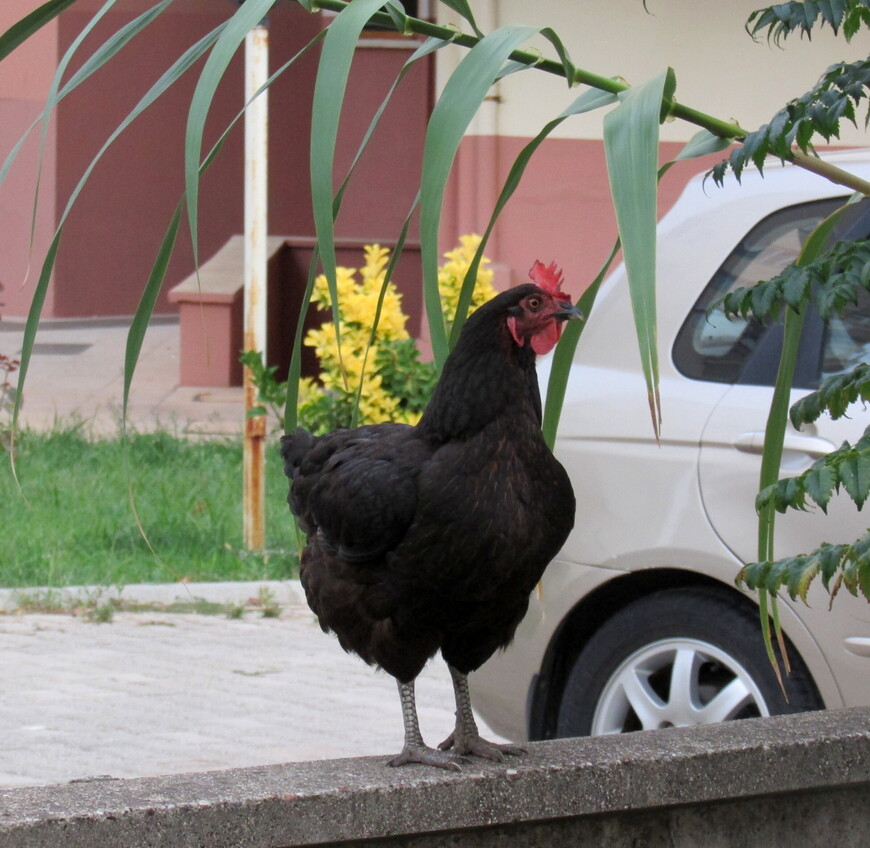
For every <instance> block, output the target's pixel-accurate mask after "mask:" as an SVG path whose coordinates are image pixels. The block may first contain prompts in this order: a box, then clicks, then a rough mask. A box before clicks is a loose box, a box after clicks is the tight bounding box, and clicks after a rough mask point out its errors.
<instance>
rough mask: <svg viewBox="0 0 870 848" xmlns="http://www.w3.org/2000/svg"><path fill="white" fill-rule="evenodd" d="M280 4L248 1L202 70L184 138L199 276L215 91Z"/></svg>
mask: <svg viewBox="0 0 870 848" xmlns="http://www.w3.org/2000/svg"><path fill="white" fill-rule="evenodd" d="M276 2H277V0H245V2H244V3H242V5H241V6H240V7H239V9H238V11H236V13H235V14H234V15H233V16H232V18H230V19H229V21H227V22H226V25H225V26H224V28H223V30H222V32H221V34H220V37H219V38H218V40H217V42H216V43H215V45H214V47H213V48H212V50H211V53H210V54H209V57H208V59H207V60H206V63H205V65H204V67H203V69H202V73H201V74H200V77H199V80H198V81H197V84H196V89H195V90H194V92H193V98H192V100H191V102H190V110H189V112H188V116H187V130H186V132H185V138H184V183H185V191H186V203H187V217H188V224H189V226H190V238H191V243H192V245H193V260H194V266H195V267H196V269H197V273H198V272H199V174H200V170H199V166H200V162H201V157H202V142H203V135H204V133H205V121H206V118H207V116H208V112H209V109H210V107H211V102H212V100H213V99H214V94H215V91H216V90H217V87H218V84H219V83H220V81H221V79H223V75H224V73H225V72H226V69H227V66H228V65H229V64H230V62H231V61H232V59H233V56H235V55H236V53H237V51H238V49H239V45H241V43H242V42H243V41H244V40H245V36H246V35H247V34H248V32H250V30H252V29H253V28H254V27H255V26H257V24H259V23H260V21H261V20H263V18H265V17H266V15H267V14H268V12H269V10H270V9H271V8H272V6H274V5H275V3H276Z"/></svg>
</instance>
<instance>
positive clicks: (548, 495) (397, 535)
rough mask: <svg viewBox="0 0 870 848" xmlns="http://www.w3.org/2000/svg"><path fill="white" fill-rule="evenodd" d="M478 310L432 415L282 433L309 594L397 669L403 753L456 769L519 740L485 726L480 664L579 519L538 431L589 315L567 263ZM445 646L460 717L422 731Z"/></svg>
mask: <svg viewBox="0 0 870 848" xmlns="http://www.w3.org/2000/svg"><path fill="white" fill-rule="evenodd" d="M530 276H531V278H532V279H533V280H534V282H535V283H536V284H535V285H533V284H525V285H521V286H518V287H516V288H513V289H510V290H509V291H506V292H503V293H502V294H499V295H498V296H496V297H494V298H493V299H492V300H491V301H489V302H488V303H486V304H485V305H484V306H481V307H480V308H479V309H478V310H477V311H476V312H475V313H474V314H473V315H471V316H470V317H469V318H468V320H467V322H466V323H465V326H464V327H463V330H462V333H461V336H460V338H459V341H458V343H457V344H456V347H455V349H454V350H453V352H452V353H451V354H450V356H449V357H448V359H447V361H446V362H445V364H444V370H443V373H442V375H441V379H440V381H439V383H438V386H437V387H436V389H435V392H434V394H433V396H432V400H431V401H430V402H429V405H428V407H427V408H426V411H425V413H424V414H423V417H422V419H421V420H420V422H419V424H417V425H416V426H415V427H411V426H408V425H405V424H375V425H369V426H364V427H358V428H356V429H351V430H338V431H336V432H334V433H329V434H327V435H325V436H320V437H317V438H315V437H313V436H312V435H311V434H310V433H308V432H307V431H305V430H303V429H301V428H300V429H298V430H297V431H296V432H295V433H294V434H292V435H288V436H284V438H283V439H282V447H281V452H282V454H283V457H284V470H285V473H286V474H287V476H288V477H289V478H290V479H291V481H292V482H291V486H290V495H289V497H288V502H289V504H290V508H291V510H292V511H293V513H294V514H295V515H297V516H298V518H299V524H300V526H301V528H302V529H303V531H304V532H305V533H306V534H307V537H308V544H307V547H306V548H305V550H304V551H303V553H302V561H301V565H300V577H301V580H302V585H303V586H304V588H305V594H306V597H307V599H308V604H309V606H310V607H311V609H312V610H314V612H315V614H316V615H317V617H318V619H319V621H320V625H321V627H322V628H323V629H324V630H325V631H330V630H331V631H333V632H334V633H336V635H337V636H338V640H339V642H340V643H341V646H342V647H343V648H344V649H345V650H346V651H353V652H354V653H356V654H358V655H359V656H360V657H362V659H363V660H365V661H366V662H367V663H369V664H372V665H377V666H380V667H381V668H383V669H384V670H386V671H388V672H389V673H390V674H391V675H392V676H393V677H395V678H396V680H397V681H398V684H399V694H400V696H401V700H402V717H403V721H404V726H405V745H404V748H403V750H402V752H401V753H400V754H399V755H398V756H397V757H396V758H394V759H393V760H391V762H390V765H403V764H405V763H424V764H428V765H434V766H440V767H443V768H454V769H455V768H458V765H457V762H458V761H460V760H461V757H462V755H464V754H473V755H476V756H480V757H485V758H486V759H490V760H497V761H501V760H503V758H504V757H503V755H504V754H506V753H507V754H521V753H523V749H522V748H518V747H516V746H512V745H496V744H494V743H492V742H488V741H486V740H484V739H482V738H481V737H480V735H479V733H478V730H477V726H476V724H475V721H474V716H473V714H472V711H471V704H470V701H469V695H468V684H467V675H468V673H469V672H471V671H473V670H474V669H476V668H478V667H479V666H480V665H482V664H483V663H484V662H485V661H486V660H487V659H488V658H489V657H490V656H491V655H492V654H493V653H494V652H495V651H496V650H497V649H499V648H502V647H504V646H506V645H507V644H508V643H509V642H510V641H511V639H512V638H513V635H514V631H515V630H516V628H517V625H518V624H519V623H520V621H521V619H522V618H523V616H524V614H525V612H526V609H527V607H528V602H529V594H530V592H531V591H532V589H533V588H534V586H535V584H536V583H537V582H538V580H539V579H540V577H541V575H542V574H543V572H544V569H545V568H546V566H547V564H548V563H549V562H550V560H551V559H552V558H553V557H554V556H555V554H556V553H557V552H558V550H559V549H560V548H561V546H562V544H563V543H564V541H565V538H566V537H567V535H568V533H569V532H570V530H571V528H572V526H573V524H574V493H573V491H572V489H571V483H570V482H569V480H568V475H567V474H566V473H565V470H564V469H563V468H562V466H561V465H560V464H559V463H558V462H557V461H556V459H555V458H554V457H553V455H552V453H551V452H550V450H549V448H548V447H547V445H546V443H545V442H544V439H543V437H542V435H541V399H540V393H539V391H538V381H537V376H536V373H535V356H536V354H543V353H546V352H547V351H549V350H550V349H551V348H552V347H553V345H555V343H556V341H557V340H558V338H559V334H560V332H561V322H562V321H564V320H566V319H569V318H576V317H579V316H580V312H579V310H578V309H577V308H576V307H575V306H573V305H572V303H571V300H570V298H569V297H568V295H566V294H564V293H563V292H562V291H561V290H560V289H561V282H562V275H561V272H560V271H558V269H557V268H556V266H555V264H551V265H550V266H544V265H543V264H542V263H540V262H536V263H535V265H534V267H533V268H532V271H531V274H530ZM438 650H440V651H441V655H442V656H443V657H444V659H445V661H446V662H447V664H448V667H449V669H450V674H451V676H452V678H453V686H454V691H455V693H456V727H455V730H454V731H453V733H452V734H451V735H450V737H449V738H448V739H446V740H445V741H444V742H443V743H441V745H440V746H439V748H440V749H441V750H435V749H433V748H429V747H427V746H426V745H425V743H424V742H423V737H422V735H421V733H420V728H419V724H418V720H417V712H416V706H415V702H414V680H415V678H416V677H417V675H418V674H419V673H420V671H421V670H422V668H423V666H424V665H425V664H426V662H427V661H428V660H429V659H430V658H431V657H432V656H434V654H435V653H437V651H438Z"/></svg>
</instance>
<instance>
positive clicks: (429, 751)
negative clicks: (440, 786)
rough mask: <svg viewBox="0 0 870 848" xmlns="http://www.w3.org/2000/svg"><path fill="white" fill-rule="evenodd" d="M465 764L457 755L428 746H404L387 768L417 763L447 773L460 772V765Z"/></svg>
mask: <svg viewBox="0 0 870 848" xmlns="http://www.w3.org/2000/svg"><path fill="white" fill-rule="evenodd" d="M464 762H467V760H465V758H464V757H460V756H458V755H457V754H452V753H446V752H444V751H437V750H435V748H430V747H429V746H428V745H405V747H404V748H402V752H401V753H400V754H399V755H398V756H396V757H393V759H392V760H390V761H389V762H388V763H387V765H388V766H393V767H395V766H405V765H408V764H409V763H419V764H420V765H423V766H435V767H436V768H443V769H448V770H449V771H462V767H461V766H460V763H464Z"/></svg>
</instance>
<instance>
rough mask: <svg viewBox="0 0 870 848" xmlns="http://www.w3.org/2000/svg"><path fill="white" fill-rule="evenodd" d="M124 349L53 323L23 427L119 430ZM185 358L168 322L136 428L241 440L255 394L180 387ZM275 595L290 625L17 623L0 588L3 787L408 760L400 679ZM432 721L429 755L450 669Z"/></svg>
mask: <svg viewBox="0 0 870 848" xmlns="http://www.w3.org/2000/svg"><path fill="white" fill-rule="evenodd" d="M23 332H24V323H23V321H18V320H12V321H8V320H3V321H0V353H6V354H7V355H10V356H16V355H17V353H18V351H19V350H20V346H21V339H22V337H23ZM126 335H127V322H126V321H124V320H122V319H119V320H105V319H94V320H91V321H87V320H85V321H81V320H76V321H62V320H58V321H48V322H44V323H43V324H42V325H41V326H40V330H39V332H38V334H37V338H36V347H35V348H34V356H33V359H32V362H31V367H30V371H29V374H28V377H27V382H26V386H25V395H24V405H23V415H22V423H23V424H25V425H28V426H32V427H38V428H46V427H51V426H53V424H54V423H56V422H57V421H58V420H60V421H62V422H64V421H65V422H69V421H83V422H85V424H86V426H87V427H88V428H90V430H91V432H94V433H114V432H117V429H118V422H119V415H120V405H121V399H122V391H123V363H124V346H125V344H126ZM178 351H179V332H178V322H177V321H176V320H174V319H157V320H156V321H155V322H154V323H153V324H152V326H151V327H150V328H149V330H148V333H147V335H146V339H145V343H144V346H143V350H142V355H141V359H140V365H139V367H138V369H137V371H136V374H135V377H134V380H133V388H132V396H131V406H130V415H129V421H130V423H132V425H133V426H134V427H137V428H141V429H151V428H153V427H156V426H159V427H161V428H163V429H168V430H170V431H175V432H178V433H185V434H191V435H194V436H209V435H233V434H238V433H240V432H241V427H242V421H243V412H242V391H241V389H240V388H228V389H202V388H200V389H197V388H187V387H180V386H179V385H178ZM0 585H2V563H0ZM260 585H261V584H237V583H236V584H199V585H187V586H185V585H182V584H174V585H168V586H128V587H126V588H125V589H124V590H123V597H124V598H125V599H127V600H138V601H148V602H155V601H156V602H159V603H170V602H172V601H174V600H176V599H180V600H182V601H185V600H191V598H192V597H197V598H200V597H202V598H206V599H208V600H215V601H220V602H221V603H232V604H238V603H244V602H245V601H246V600H247V599H248V598H251V597H254V598H256V597H257V594H258V591H259V588H260ZM262 585H266V586H267V587H269V588H270V591H272V592H273V593H274V595H275V597H276V599H277V601H278V602H279V604H280V605H281V615H280V618H263V617H262V615H261V613H260V612H258V611H256V610H251V611H248V612H247V613H245V615H244V616H243V618H241V619H229V618H227V617H226V616H225V615H200V614H190V613H168V612H141V613H128V612H125V613H116V614H115V616H114V619H113V620H112V622H111V623H108V624H96V623H93V622H90V621H87V620H86V619H84V618H82V617H73V616H71V615H45V614H26V615H20V614H17V613H14V612H10V610H12V609H14V607H15V596H14V593H13V592H10V591H8V590H6V591H4V590H2V589H0V611H2V610H6V611H7V613H6V614H0V787H12V786H26V785H36V784H45V783H55V782H61V781H68V780H73V779H78V778H82V777H89V776H95V775H111V776H113V777H139V776H149V775H158V774H170V773H184V772H192V771H207V770H211V769H224V768H233V767H236V766H249V765H262V764H269V763H280V762H287V761H295V760H309V759H320V758H333V757H346V756H362V755H368V754H372V755H375V754H377V755H384V760H385V761H386V760H387V759H388V757H389V755H392V754H395V753H398V751H399V750H400V748H401V744H402V719H401V711H400V709H399V698H398V693H397V692H396V686H395V683H394V681H393V679H392V678H391V677H389V676H388V675H386V674H383V673H377V672H375V671H373V670H372V669H369V668H368V667H367V666H366V665H365V664H364V663H363V662H362V661H361V660H359V659H357V658H356V657H354V656H350V655H347V654H345V653H344V652H343V651H342V650H341V648H340V647H339V645H338V642H337V641H336V639H335V638H334V637H332V636H327V635H325V634H323V633H322V632H321V631H320V628H319V627H318V626H317V623H316V622H315V620H314V617H313V615H312V614H311V612H310V611H309V610H308V607H307V606H306V605H305V602H304V598H303V596H302V591H301V588H300V587H299V585H298V583H295V582H293V581H289V582H286V583H278V584H275V583H269V584H262ZM418 708H419V712H420V721H421V725H422V729H423V733H424V735H425V737H426V739H427V741H428V742H429V743H430V744H437V743H438V742H440V741H441V740H442V739H443V738H445V737H446V736H447V734H448V733H449V732H450V730H451V729H452V727H453V694H452V687H451V683H450V677H449V674H448V673H447V670H446V667H445V666H444V664H443V662H442V661H440V660H437V661H435V662H434V663H431V664H430V665H429V666H428V667H427V668H426V670H425V671H424V672H423V674H422V676H421V678H420V681H419V684H418ZM482 729H483V728H482ZM490 736H491V738H497V737H495V736H494V735H493V734H491V733H490Z"/></svg>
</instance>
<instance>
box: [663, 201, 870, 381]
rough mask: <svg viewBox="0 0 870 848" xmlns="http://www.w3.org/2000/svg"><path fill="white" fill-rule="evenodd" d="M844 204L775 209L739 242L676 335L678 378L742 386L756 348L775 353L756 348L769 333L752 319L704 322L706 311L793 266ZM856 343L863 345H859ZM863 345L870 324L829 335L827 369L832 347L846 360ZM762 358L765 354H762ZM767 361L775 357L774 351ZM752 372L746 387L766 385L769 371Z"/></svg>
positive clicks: (716, 316) (719, 317) (715, 316)
mask: <svg viewBox="0 0 870 848" xmlns="http://www.w3.org/2000/svg"><path fill="white" fill-rule="evenodd" d="M844 200H845V198H842V197H838V198H830V199H826V200H815V201H811V202H808V203H801V204H797V205H795V206H789V207H786V208H785V209H780V210H778V211H777V212H774V213H773V214H771V215H768V216H767V217H766V218H764V219H763V220H762V221H760V222H759V223H758V224H756V225H755V226H754V227H753V228H752V229H751V230H750V231H749V232H748V233H747V234H746V236H744V237H743V239H741V240H740V242H739V243H738V244H737V246H736V247H735V248H734V250H733V251H732V252H731V254H730V255H729V256H728V258H727V259H726V260H725V261H724V262H723V263H722V265H721V266H720V267H719V270H718V271H716V273H715V274H714V275H713V278H712V279H711V280H710V282H709V283H708V285H707V286H706V287H705V288H704V291H703V292H702V294H701V296H700V297H699V298H698V300H697V302H696V303H695V305H694V306H693V307H692V311H691V312H690V313H689V315H688V317H687V318H686V320H685V321H684V322H683V325H682V327H681V328H680V331H679V333H678V334H677V338H676V341H675V344H674V351H673V353H674V364H675V365H676V366H677V368H678V369H679V371H680V372H681V373H682V374H684V375H685V376H686V377H690V378H692V379H696V380H706V381H709V382H719V383H737V382H741V381H745V380H741V376H742V375H743V376H744V377H745V374H744V369H745V367H746V365H747V363H748V362H749V361H750V359H751V358H752V357H753V355H755V354H757V353H758V352H760V351H761V349H762V347H764V348H766V347H771V350H773V348H774V347H775V346H762V345H761V342H762V340H763V338H764V336H765V335H766V334H767V333H768V331H769V330H770V327H766V326H764V325H762V324H760V323H759V322H758V321H755V320H754V319H748V320H746V319H738V320H728V319H727V318H726V317H725V315H724V313H723V312H722V310H721V309H715V310H713V311H712V312H711V313H710V315H709V316H708V314H707V309H708V307H709V305H710V304H711V303H712V302H713V301H714V300H715V299H716V298H718V297H719V296H720V295H722V294H724V293H726V292H729V291H732V290H733V289H736V288H740V287H743V286H751V285H754V284H755V283H757V282H759V281H760V280H768V279H770V278H771V277H773V276H775V275H776V274H778V273H779V272H780V271H782V269H783V268H784V267H785V266H786V265H788V264H789V263H790V262H794V260H795V259H797V257H798V254H799V253H800V250H801V247H802V245H803V243H804V241H805V240H806V238H807V236H808V235H809V234H810V233H811V232H812V231H813V229H814V228H815V227H816V226H817V225H818V224H819V222H820V221H822V219H823V218H825V217H826V216H827V215H829V214H830V213H831V212H833V211H834V209H837V208H838V207H840V206H842V205H843V202H844ZM865 309H866V304H865ZM856 321H857V314H856ZM850 326H851V325H850ZM846 336H848V337H849V339H848V340H847V338H846ZM859 338H863V339H864V340H863V341H859V340H858V339H859ZM865 342H870V320H868V321H867V327H866V329H865V334H864V335H863V336H861V334H860V333H858V332H857V330H856V332H855V333H854V335H853V334H852V332H851V331H849V330H846V329H843V330H842V331H841V332H839V334H838V333H834V334H833V335H831V338H830V345H831V355H830V368H831V369H835V368H836V367H838V366H837V365H836V362H837V361H839V360H838V359H837V354H835V353H834V349H835V347H836V349H837V350H838V351H841V352H842V353H841V356H842V358H843V359H844V360H846V359H849V358H850V357H851V356H854V355H855V354H854V348H855V346H857V345H861V346H863V345H864V344H865ZM850 345H851V347H850ZM847 348H848V350H849V351H851V353H850V352H847ZM862 349H863V348H862ZM764 352H765V354H766V353H767V351H766V349H765V351H764ZM773 355H775V356H777V357H778V351H774V352H773ZM773 364H775V363H773ZM843 367H844V368H845V367H847V366H843ZM754 371H755V372H757V374H758V375H760V376H759V377H758V378H757V379H752V380H750V382H756V383H759V382H760V383H762V384H768V383H769V384H770V385H772V383H773V379H772V375H773V374H775V368H773V369H771V368H767V367H757V368H755V369H754Z"/></svg>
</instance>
